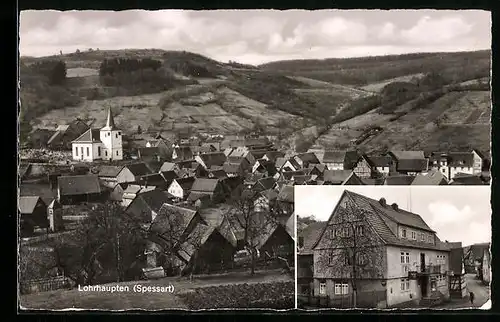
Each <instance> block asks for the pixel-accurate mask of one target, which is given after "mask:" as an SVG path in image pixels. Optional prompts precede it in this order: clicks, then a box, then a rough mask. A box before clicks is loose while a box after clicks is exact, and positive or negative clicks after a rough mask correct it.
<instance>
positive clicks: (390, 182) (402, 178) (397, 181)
mask: <svg viewBox="0 0 500 322" xmlns="http://www.w3.org/2000/svg"><path fill="white" fill-rule="evenodd" d="M414 179H415V177H414V176H410V175H396V176H388V177H387V178H385V181H384V185H386V186H409V185H411V184H412V182H413V180H414Z"/></svg>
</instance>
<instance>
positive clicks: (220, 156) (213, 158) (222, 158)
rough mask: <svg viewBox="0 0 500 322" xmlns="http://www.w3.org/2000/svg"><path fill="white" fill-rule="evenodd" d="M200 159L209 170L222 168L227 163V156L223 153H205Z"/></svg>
mask: <svg viewBox="0 0 500 322" xmlns="http://www.w3.org/2000/svg"><path fill="white" fill-rule="evenodd" d="M199 157H200V159H201V160H202V161H203V163H204V164H205V166H207V167H208V168H210V167H211V166H222V165H223V164H224V162H226V155H225V154H224V153H223V152H212V153H203V154H200V156H199Z"/></svg>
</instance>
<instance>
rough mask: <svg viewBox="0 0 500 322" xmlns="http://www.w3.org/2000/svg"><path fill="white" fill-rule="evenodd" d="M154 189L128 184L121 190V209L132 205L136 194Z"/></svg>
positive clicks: (153, 188)
mask: <svg viewBox="0 0 500 322" xmlns="http://www.w3.org/2000/svg"><path fill="white" fill-rule="evenodd" d="M120 186H121V185H120ZM155 189H156V187H154V186H149V187H144V186H141V185H138V184H129V185H128V186H127V187H126V188H125V189H123V193H122V195H121V205H122V207H124V208H127V207H128V206H129V205H130V204H131V203H132V201H134V199H135V197H137V195H138V194H140V193H143V192H148V191H152V190H155ZM112 193H113V192H112Z"/></svg>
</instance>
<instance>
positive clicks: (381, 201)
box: [378, 198, 387, 207]
mask: <svg viewBox="0 0 500 322" xmlns="http://www.w3.org/2000/svg"><path fill="white" fill-rule="evenodd" d="M378 202H379V203H380V204H381V205H382V206H384V207H385V206H387V202H386V200H385V198H380V200H379V201H378Z"/></svg>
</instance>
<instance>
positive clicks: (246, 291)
mask: <svg viewBox="0 0 500 322" xmlns="http://www.w3.org/2000/svg"><path fill="white" fill-rule="evenodd" d="M180 296H181V297H182V298H183V299H184V301H185V302H186V304H187V305H188V307H189V308H190V309H192V310H201V309H222V308H272V309H291V308H293V307H294V305H295V304H294V298H295V285H294V282H293V281H290V282H271V283H252V284H246V283H245V284H235V285H220V286H210V287H203V288H197V289H195V290H194V291H193V292H189V293H183V294H180Z"/></svg>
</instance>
